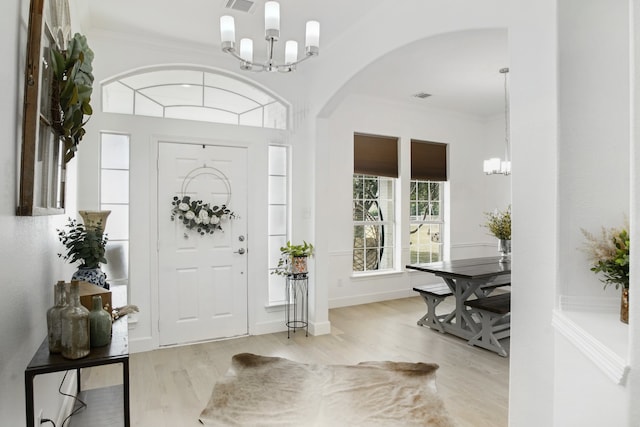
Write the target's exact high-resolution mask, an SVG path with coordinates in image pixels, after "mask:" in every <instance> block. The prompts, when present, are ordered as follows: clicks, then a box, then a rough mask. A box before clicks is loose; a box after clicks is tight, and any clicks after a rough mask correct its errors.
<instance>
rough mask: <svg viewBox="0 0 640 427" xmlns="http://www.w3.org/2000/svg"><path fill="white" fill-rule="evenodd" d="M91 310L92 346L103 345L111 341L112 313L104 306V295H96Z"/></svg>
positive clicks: (92, 300) (90, 333)
mask: <svg viewBox="0 0 640 427" xmlns="http://www.w3.org/2000/svg"><path fill="white" fill-rule="evenodd" d="M91 302H92V309H91V311H90V312H89V330H90V332H89V336H90V338H91V347H102V346H103V345H107V344H109V342H111V315H110V314H109V313H107V311H106V310H105V309H104V308H103V307H102V297H101V296H100V295H94V296H93V297H92V299H91Z"/></svg>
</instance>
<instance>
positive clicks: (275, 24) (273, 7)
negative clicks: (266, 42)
mask: <svg viewBox="0 0 640 427" xmlns="http://www.w3.org/2000/svg"><path fill="white" fill-rule="evenodd" d="M264 30H265V35H266V37H267V39H268V38H269V37H275V38H276V39H277V38H278V37H279V36H280V4H279V3H278V2H276V1H268V2H266V3H265V4H264Z"/></svg>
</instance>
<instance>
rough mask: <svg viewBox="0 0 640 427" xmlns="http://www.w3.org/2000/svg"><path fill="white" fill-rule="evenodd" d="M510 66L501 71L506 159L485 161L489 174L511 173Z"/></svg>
mask: <svg viewBox="0 0 640 427" xmlns="http://www.w3.org/2000/svg"><path fill="white" fill-rule="evenodd" d="M508 72H509V69H508V68H501V69H500V73H501V74H504V160H500V158H498V157H494V158H491V159H489V160H485V161H484V167H483V169H484V173H485V174H487V175H494V174H502V175H509V174H511V160H509V154H510V153H509V97H508V94H507V73H508Z"/></svg>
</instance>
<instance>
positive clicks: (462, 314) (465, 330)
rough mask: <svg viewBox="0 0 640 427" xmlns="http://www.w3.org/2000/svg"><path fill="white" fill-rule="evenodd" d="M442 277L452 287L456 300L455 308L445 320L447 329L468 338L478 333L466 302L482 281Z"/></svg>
mask: <svg viewBox="0 0 640 427" xmlns="http://www.w3.org/2000/svg"><path fill="white" fill-rule="evenodd" d="M442 279H443V280H444V281H445V283H446V284H447V286H449V289H451V292H452V293H453V296H454V298H455V301H456V306H455V308H454V310H453V311H452V312H451V313H450V314H449V316H447V317H446V318H445V320H444V322H443V323H446V324H445V330H446V332H449V333H451V334H454V335H457V336H459V337H462V338H466V339H468V338H469V337H471V336H472V335H474V334H476V333H477V332H478V330H479V328H478V325H477V324H476V322H475V321H474V320H473V317H472V316H471V312H470V311H469V310H468V308H467V306H466V305H464V303H465V301H466V300H468V299H469V297H470V296H471V295H473V294H474V292H475V291H476V289H477V288H478V287H479V286H480V283H476V282H470V281H466V280H462V279H452V278H450V277H443V278H442ZM454 321H455V323H454Z"/></svg>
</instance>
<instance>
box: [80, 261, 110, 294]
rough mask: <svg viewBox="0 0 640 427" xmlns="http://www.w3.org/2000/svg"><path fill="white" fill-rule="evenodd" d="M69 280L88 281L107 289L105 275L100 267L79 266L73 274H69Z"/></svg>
mask: <svg viewBox="0 0 640 427" xmlns="http://www.w3.org/2000/svg"><path fill="white" fill-rule="evenodd" d="M71 280H72V281H73V280H78V281H80V282H89V283H93V284H94V285H97V286H100V287H102V288H105V289H109V284H108V283H107V275H106V274H105V272H104V271H102V270H101V269H100V267H95V268H87V267H83V266H80V267H79V268H78V270H77V271H76V272H75V273H73V276H71Z"/></svg>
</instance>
